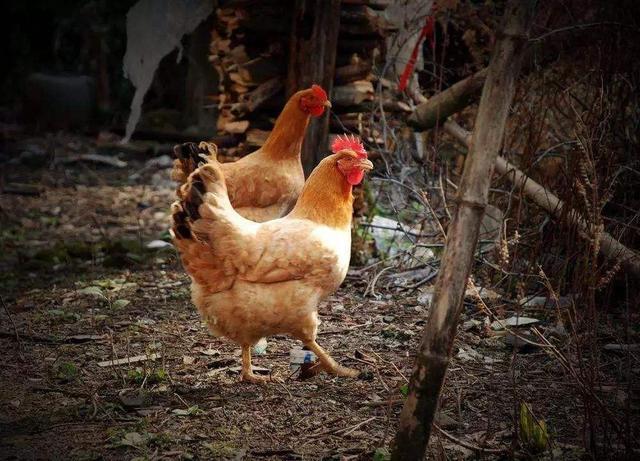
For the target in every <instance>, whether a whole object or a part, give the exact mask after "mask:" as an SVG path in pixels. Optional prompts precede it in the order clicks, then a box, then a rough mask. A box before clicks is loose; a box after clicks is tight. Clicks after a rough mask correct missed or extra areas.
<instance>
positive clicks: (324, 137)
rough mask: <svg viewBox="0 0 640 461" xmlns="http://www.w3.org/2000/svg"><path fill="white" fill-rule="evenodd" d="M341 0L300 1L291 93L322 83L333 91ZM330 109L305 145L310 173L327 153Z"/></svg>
mask: <svg viewBox="0 0 640 461" xmlns="http://www.w3.org/2000/svg"><path fill="white" fill-rule="evenodd" d="M339 29H340V0H324V1H323V0H296V2H295V6H294V11H293V24H292V27H291V40H290V44H289V68H288V75H287V96H291V95H292V94H293V93H295V92H296V91H298V90H300V89H303V88H308V87H310V86H311V85H312V84H314V83H317V84H318V85H321V86H322V87H323V88H324V89H325V91H326V92H327V94H329V95H330V94H331V90H332V87H333V74H334V71H335V65H336V50H337V43H338V32H339ZM328 134H329V111H328V110H327V111H325V113H324V115H323V116H322V117H319V118H318V119H317V120H315V119H314V120H312V121H311V123H310V124H309V128H308V129H307V135H306V137H305V140H304V143H303V145H302V166H303V167H304V170H305V172H306V173H307V174H309V173H310V172H311V170H312V169H313V167H315V166H316V165H317V164H318V162H319V161H320V160H321V159H322V158H323V157H324V156H325V154H326V153H327V145H328Z"/></svg>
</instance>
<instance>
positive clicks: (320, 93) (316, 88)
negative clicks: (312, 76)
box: [311, 85, 327, 101]
mask: <svg viewBox="0 0 640 461" xmlns="http://www.w3.org/2000/svg"><path fill="white" fill-rule="evenodd" d="M311 91H313V95H314V96H315V97H316V98H318V99H321V100H323V101H326V100H327V92H326V91H324V89H323V88H322V87H321V86H320V85H312V86H311Z"/></svg>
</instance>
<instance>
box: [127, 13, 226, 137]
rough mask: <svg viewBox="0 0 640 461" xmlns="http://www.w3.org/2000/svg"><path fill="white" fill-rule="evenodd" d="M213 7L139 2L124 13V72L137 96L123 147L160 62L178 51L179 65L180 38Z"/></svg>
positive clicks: (134, 97) (133, 103) (132, 106)
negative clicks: (125, 47)
mask: <svg viewBox="0 0 640 461" xmlns="http://www.w3.org/2000/svg"><path fill="white" fill-rule="evenodd" d="M213 3H214V2H212V1H211V0H139V1H138V3H136V4H135V5H134V6H133V7H132V8H131V9H130V10H129V12H128V13H127V51H126V53H125V55H124V65H123V70H124V74H125V76H126V77H127V78H129V80H131V83H133V86H135V88H136V92H135V94H134V96H133V101H131V113H130V114H129V120H128V121H127V131H126V133H125V136H124V138H123V140H122V142H123V143H127V142H129V140H130V139H131V135H132V134H133V131H134V130H135V127H136V125H137V124H138V120H139V119H140V111H141V109H142V101H143V100H144V95H145V94H146V93H147V90H148V89H149V87H150V86H151V82H152V81H153V75H154V74H155V72H156V69H157V68H158V65H159V64H160V61H161V60H162V58H164V57H165V56H166V55H167V54H169V53H170V52H171V51H173V49H175V48H176V47H178V48H179V50H180V53H179V55H178V61H180V59H181V58H182V47H181V45H180V40H181V39H182V36H183V35H185V34H188V33H190V32H192V31H193V30H194V29H195V28H196V27H197V26H198V24H200V23H201V22H202V21H204V20H205V19H206V18H207V16H209V15H210V14H211V12H212V11H213Z"/></svg>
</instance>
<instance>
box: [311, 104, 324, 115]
mask: <svg viewBox="0 0 640 461" xmlns="http://www.w3.org/2000/svg"><path fill="white" fill-rule="evenodd" d="M309 113H310V114H311V115H313V116H314V117H320V116H321V115H322V114H323V113H324V106H311V107H309Z"/></svg>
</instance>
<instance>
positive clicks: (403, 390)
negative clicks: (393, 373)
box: [400, 384, 409, 398]
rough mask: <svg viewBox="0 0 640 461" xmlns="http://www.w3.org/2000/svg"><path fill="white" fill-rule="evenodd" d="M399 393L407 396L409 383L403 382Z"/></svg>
mask: <svg viewBox="0 0 640 461" xmlns="http://www.w3.org/2000/svg"><path fill="white" fill-rule="evenodd" d="M400 393H401V394H402V396H403V397H404V398H407V396H408V395H409V385H408V384H403V385H402V386H400Z"/></svg>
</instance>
